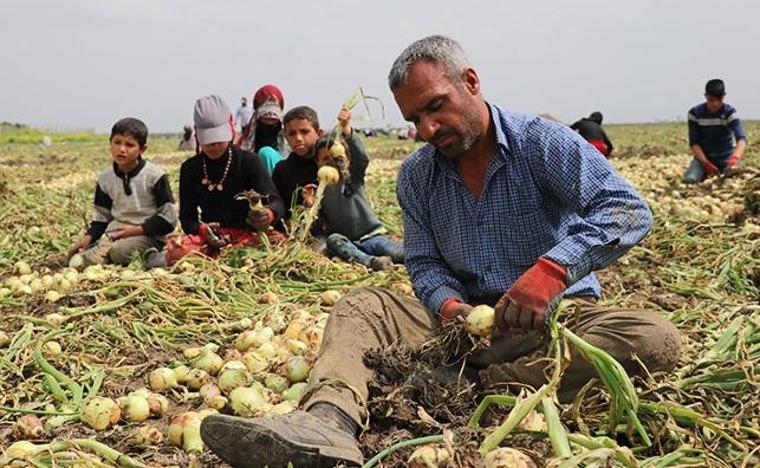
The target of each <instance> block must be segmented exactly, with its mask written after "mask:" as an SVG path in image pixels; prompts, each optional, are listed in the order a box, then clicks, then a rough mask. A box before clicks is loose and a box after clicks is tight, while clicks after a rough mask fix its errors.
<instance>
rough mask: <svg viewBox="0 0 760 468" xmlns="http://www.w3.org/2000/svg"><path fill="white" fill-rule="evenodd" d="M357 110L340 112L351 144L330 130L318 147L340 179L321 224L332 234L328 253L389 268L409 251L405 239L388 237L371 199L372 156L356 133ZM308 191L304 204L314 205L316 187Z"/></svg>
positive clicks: (321, 159) (320, 161)
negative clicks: (368, 188) (368, 175)
mask: <svg viewBox="0 0 760 468" xmlns="http://www.w3.org/2000/svg"><path fill="white" fill-rule="evenodd" d="M350 120H351V110H350V109H348V108H345V107H344V108H342V109H341V111H340V114H339V115H338V121H339V122H340V127H341V135H342V136H343V140H344V141H345V146H344V145H343V144H342V143H340V142H336V141H334V140H333V138H334V135H333V134H329V135H328V134H325V135H323V136H321V137H320V138H319V140H317V144H316V145H315V148H316V154H317V166H318V167H322V166H325V165H328V166H332V167H334V168H336V169H337V170H338V173H339V174H340V180H339V181H338V183H337V184H336V185H334V186H332V187H328V188H327V189H326V190H325V194H324V198H323V199H322V205H321V207H320V218H319V220H318V223H317V226H318V227H321V230H322V231H323V232H322V234H324V235H325V236H326V244H327V253H328V254H330V255H335V256H338V257H340V258H342V259H343V260H353V261H356V262H358V263H361V264H362V265H364V266H367V267H369V268H371V269H372V270H387V269H389V268H391V267H392V266H393V264H394V263H403V261H404V249H403V247H402V245H401V243H400V242H398V241H395V240H393V239H391V238H390V237H388V236H387V231H386V229H385V227H383V225H382V223H381V222H380V220H379V219H378V217H377V215H376V214H375V212H374V211H373V209H372V206H371V205H370V204H369V201H368V200H367V196H366V192H365V184H364V178H365V174H366V173H367V166H369V158H368V157H367V151H366V150H365V149H364V144H363V143H362V141H361V140H360V139H359V137H358V136H356V134H355V133H354V132H353V130H352V128H351V124H350ZM308 188H309V190H306V191H304V205H306V206H311V205H312V204H313V203H314V190H315V189H316V187H315V186H314V185H311V186H310V187H308Z"/></svg>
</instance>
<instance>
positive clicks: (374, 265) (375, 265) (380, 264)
mask: <svg viewBox="0 0 760 468" xmlns="http://www.w3.org/2000/svg"><path fill="white" fill-rule="evenodd" d="M369 267H370V268H371V269H372V270H374V271H382V270H390V269H391V268H393V260H392V259H391V257H372V258H370V259H369Z"/></svg>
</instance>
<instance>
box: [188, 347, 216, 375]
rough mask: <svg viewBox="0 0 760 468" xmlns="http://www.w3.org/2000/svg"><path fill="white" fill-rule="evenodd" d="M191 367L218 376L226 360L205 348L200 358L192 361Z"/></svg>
mask: <svg viewBox="0 0 760 468" xmlns="http://www.w3.org/2000/svg"><path fill="white" fill-rule="evenodd" d="M190 365H191V366H192V367H194V368H196V369H201V370H204V371H206V372H208V373H209V374H211V375H216V374H217V373H218V372H219V370H220V369H221V368H222V366H223V365H224V360H223V359H222V357H221V356H219V355H218V354H216V353H215V352H213V351H211V350H209V349H205V348H204V349H203V350H202V351H201V353H200V354H199V355H198V357H196V358H194V359H192V360H191V361H190Z"/></svg>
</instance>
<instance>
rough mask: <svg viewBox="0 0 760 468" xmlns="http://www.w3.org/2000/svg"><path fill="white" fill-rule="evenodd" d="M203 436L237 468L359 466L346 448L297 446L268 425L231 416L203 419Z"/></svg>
mask: <svg viewBox="0 0 760 468" xmlns="http://www.w3.org/2000/svg"><path fill="white" fill-rule="evenodd" d="M241 424H243V426H242V427H241ZM219 434H222V436H221V437H219V436H218V435H219ZM201 437H202V439H203V442H204V443H205V444H206V445H207V446H208V447H209V448H210V449H211V450H212V451H213V452H214V453H216V454H217V455H218V456H219V457H220V458H222V459H223V460H224V461H226V462H227V463H229V464H230V465H232V466H234V467H240V468H262V467H269V468H280V467H282V468H285V467H287V466H288V464H289V463H292V465H293V467H294V468H301V467H315V468H332V467H334V466H336V465H338V464H343V465H345V466H353V465H354V463H356V462H353V461H352V460H353V459H354V457H353V456H350V455H349V456H346V455H347V454H346V450H345V449H340V448H335V447H319V446H314V445H310V444H303V443H297V442H294V441H292V440H288V439H286V438H284V437H282V436H281V435H280V434H278V433H277V432H275V431H273V430H271V429H270V428H268V427H266V426H262V425H258V424H254V423H252V422H250V421H246V422H245V423H241V421H240V419H239V418H235V417H232V416H226V415H214V416H212V417H208V418H206V419H204V420H203V422H202V423H201ZM360 464H361V463H359V465H360Z"/></svg>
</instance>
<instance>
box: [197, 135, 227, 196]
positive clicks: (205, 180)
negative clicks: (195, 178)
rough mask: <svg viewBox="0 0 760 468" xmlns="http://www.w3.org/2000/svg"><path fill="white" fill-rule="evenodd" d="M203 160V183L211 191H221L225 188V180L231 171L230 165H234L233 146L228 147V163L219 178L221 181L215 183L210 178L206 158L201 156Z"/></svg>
mask: <svg viewBox="0 0 760 468" xmlns="http://www.w3.org/2000/svg"><path fill="white" fill-rule="evenodd" d="M201 162H202V163H203V179H201V184H203V185H206V188H208V191H209V192H211V191H213V190H217V191H219V192H221V191H222V190H223V189H224V185H222V184H224V181H225V180H226V179H227V174H229V172H230V166H231V165H232V147H231V146H228V147H227V165H226V166H225V167H224V172H223V173H222V178H221V179H219V182H217V183H213V182H211V180H210V179H209V178H208V169H207V168H206V158H201Z"/></svg>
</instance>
